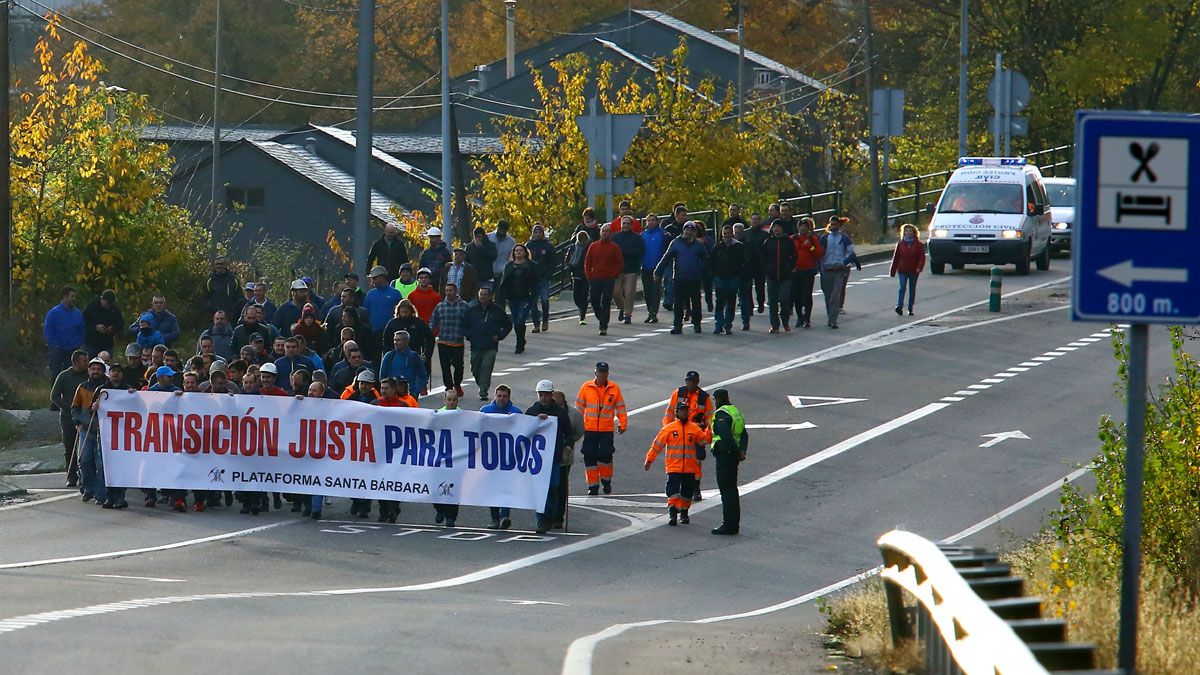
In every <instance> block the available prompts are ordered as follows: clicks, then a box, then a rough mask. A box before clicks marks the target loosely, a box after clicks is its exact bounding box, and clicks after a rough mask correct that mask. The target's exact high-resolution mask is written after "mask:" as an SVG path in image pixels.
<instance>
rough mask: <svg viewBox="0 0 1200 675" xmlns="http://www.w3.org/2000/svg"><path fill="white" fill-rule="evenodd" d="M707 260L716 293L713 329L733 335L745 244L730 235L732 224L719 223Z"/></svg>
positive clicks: (744, 265) (717, 332) (743, 274)
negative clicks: (718, 229)
mask: <svg viewBox="0 0 1200 675" xmlns="http://www.w3.org/2000/svg"><path fill="white" fill-rule="evenodd" d="M709 261H710V263H711V264H710V265H709V269H711V270H712V280H713V286H714V288H715V289H716V295H717V302H716V317H715V323H716V326H715V327H714V328H713V333H716V334H718V335H719V334H721V333H725V334H726V335H733V317H734V315H735V314H737V301H738V294H739V293H740V292H741V289H742V279H743V278H744V276H745V273H746V268H747V266H748V262H747V258H746V247H745V245H743V244H742V242H740V241H738V240H737V239H734V238H733V225H722V226H721V239H720V241H718V242H717V243H716V244H714V245H713V248H712V251H711V252H709Z"/></svg>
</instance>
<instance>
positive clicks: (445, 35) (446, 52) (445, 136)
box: [439, 0, 453, 230]
mask: <svg viewBox="0 0 1200 675" xmlns="http://www.w3.org/2000/svg"><path fill="white" fill-rule="evenodd" d="M441 32H442V35H441V40H439V42H441V46H442V229H443V230H445V229H446V228H450V227H453V221H452V220H451V218H450V213H451V211H450V191H451V190H450V185H451V181H450V0H442V30H441Z"/></svg>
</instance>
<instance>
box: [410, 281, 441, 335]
mask: <svg viewBox="0 0 1200 675" xmlns="http://www.w3.org/2000/svg"><path fill="white" fill-rule="evenodd" d="M433 280H434V276H433V274H432V272H430V270H429V268H428V267H422V268H421V269H419V270H417V287H416V288H414V289H412V290H411V291H409V293H408V295H407V296H405V298H404V299H405V300H407V301H409V302H410V303H412V306H413V310H415V311H416V313H417V316H418V317H419V318H420V319H421V321H422V322H423V323H425V324H426V325H428V324H429V320H430V319H431V318H433V308H434V307H437V306H438V303H439V302H441V301H442V294H441V292H440V291H439V290H438V289H436V288H434V286H433Z"/></svg>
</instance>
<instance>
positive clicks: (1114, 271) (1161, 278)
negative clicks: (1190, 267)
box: [1096, 260, 1188, 288]
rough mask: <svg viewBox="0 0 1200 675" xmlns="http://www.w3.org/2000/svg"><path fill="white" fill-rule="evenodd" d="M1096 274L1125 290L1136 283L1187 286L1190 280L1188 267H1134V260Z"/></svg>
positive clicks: (1098, 271)
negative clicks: (1155, 282)
mask: <svg viewBox="0 0 1200 675" xmlns="http://www.w3.org/2000/svg"><path fill="white" fill-rule="evenodd" d="M1096 274H1099V275H1100V276H1102V277H1104V278H1105V279H1108V280H1109V281H1115V282H1117V283H1118V284H1121V285H1122V286H1124V287H1125V288H1129V287H1131V286H1133V284H1134V282H1135V281H1158V282H1162V283H1168V284H1186V283H1187V280H1188V271H1187V268H1186V267H1183V268H1179V267H1134V265H1133V260H1126V261H1125V262H1122V263H1117V264H1116V265H1110V266H1109V267H1105V268H1104V269H1099V270H1096Z"/></svg>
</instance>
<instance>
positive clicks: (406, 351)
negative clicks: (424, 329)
mask: <svg viewBox="0 0 1200 675" xmlns="http://www.w3.org/2000/svg"><path fill="white" fill-rule="evenodd" d="M392 346H393V348H392V349H391V350H389V351H388V352H387V353H386V354H384V355H383V358H381V359H380V360H379V378H380V380H381V381H382V380H384V379H387V378H397V379H402V380H404V381H405V382H406V383H407V384H408V385H410V386H411V387H412V390H413V391H415V392H418V393H419V392H422V391H425V387H426V386H428V384H429V371H427V370H425V362H424V360H422V359H421V355H420V354H418V353H416V352H414V351H413V350H412V349H410V348H409V334H408V331H406V330H399V331H396V333H395V335H393V336H392Z"/></svg>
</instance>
